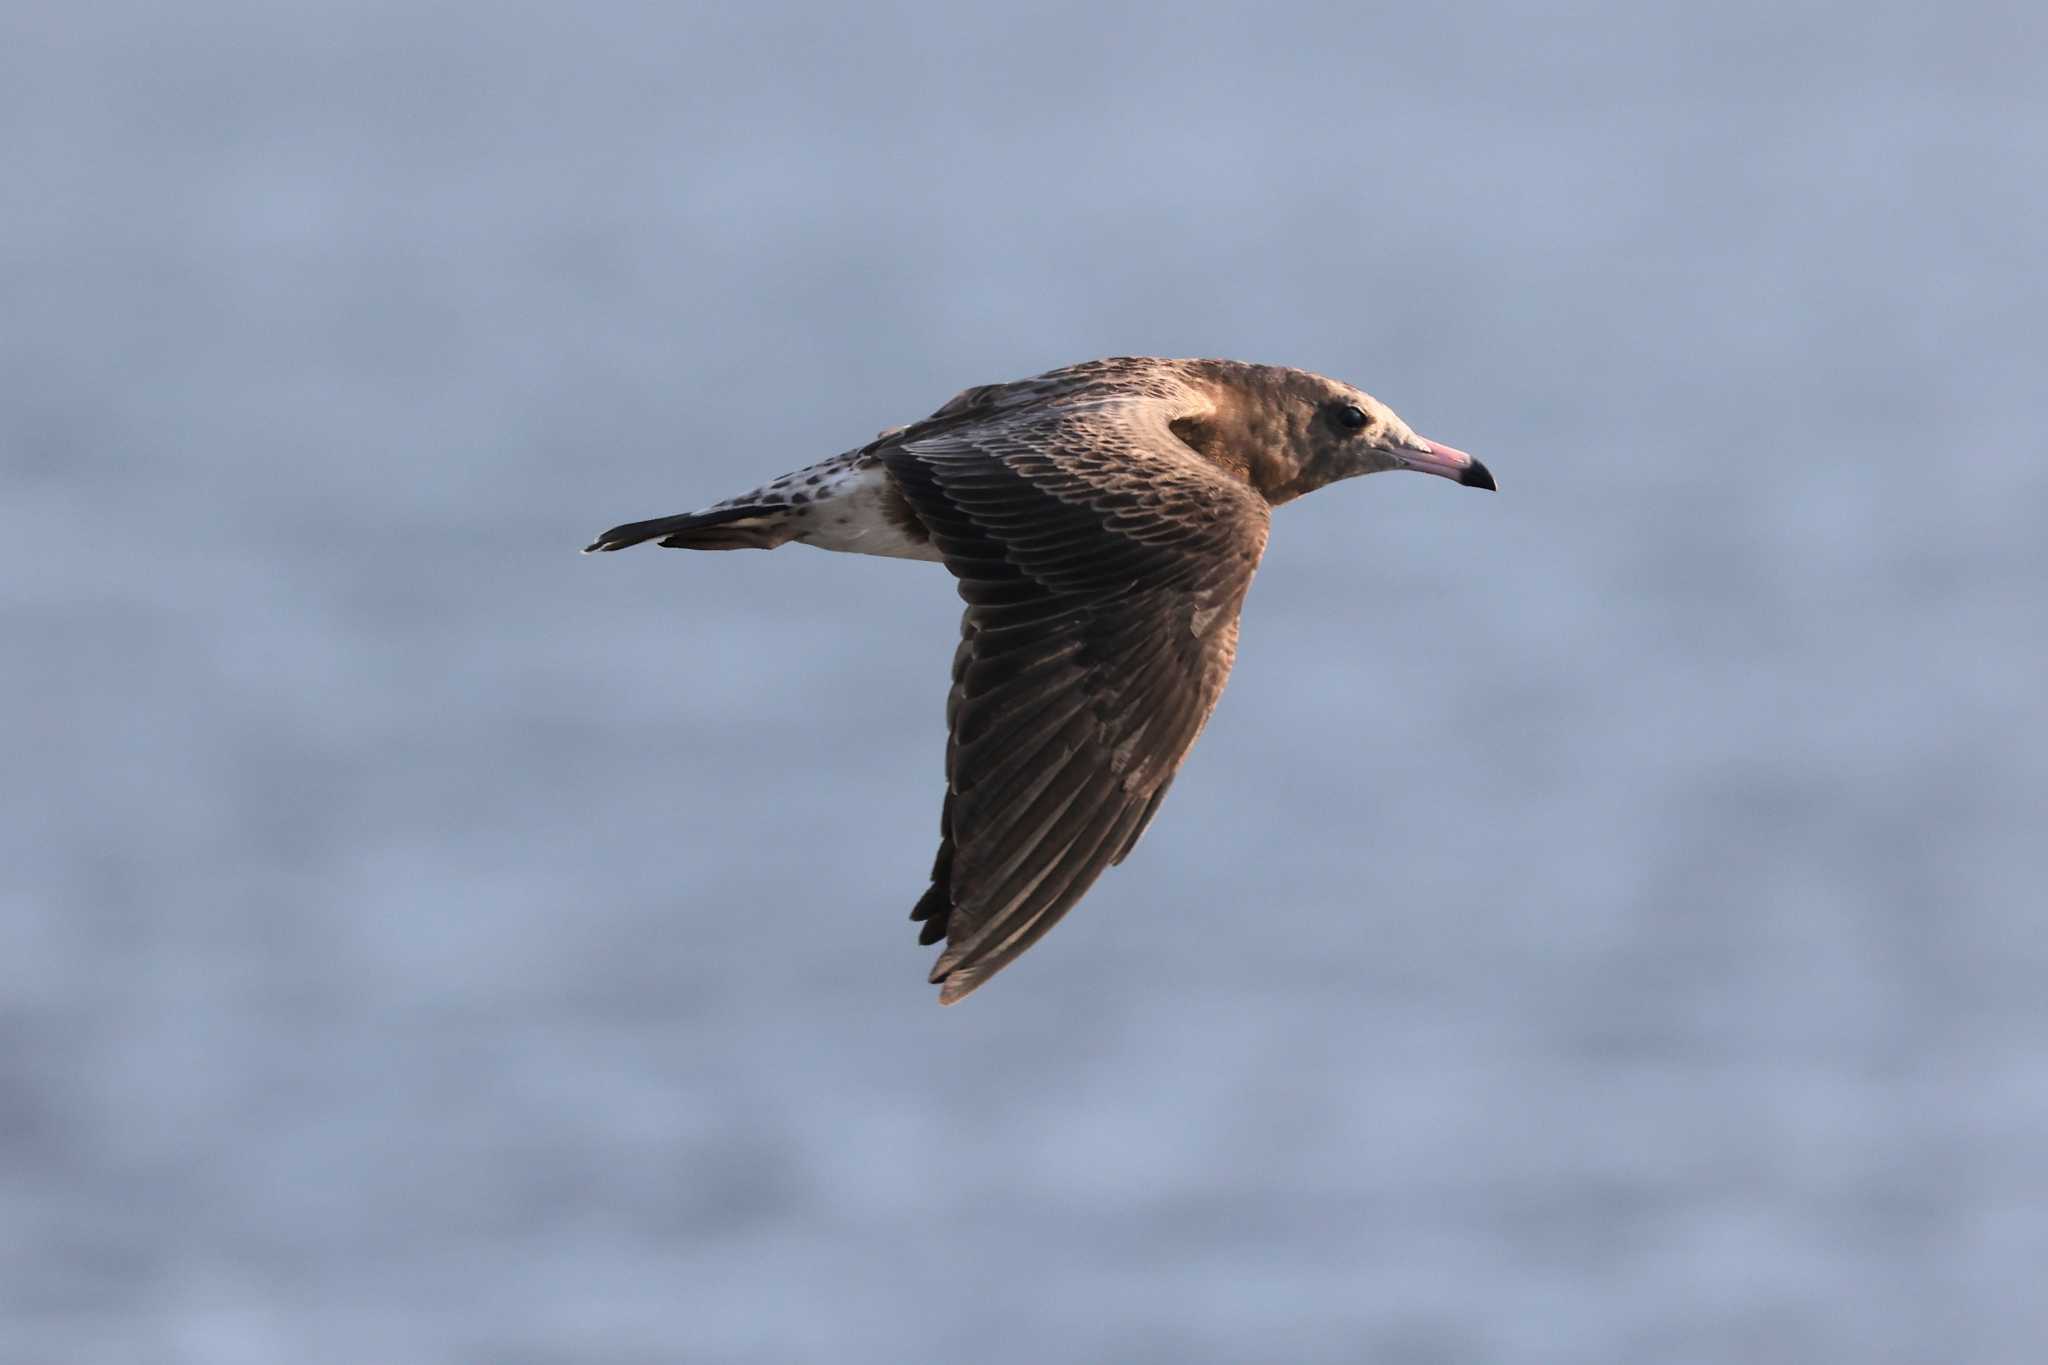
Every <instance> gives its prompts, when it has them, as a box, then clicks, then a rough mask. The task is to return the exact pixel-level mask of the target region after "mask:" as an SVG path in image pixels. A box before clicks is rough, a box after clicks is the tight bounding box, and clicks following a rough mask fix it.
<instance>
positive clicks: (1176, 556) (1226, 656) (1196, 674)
mask: <svg viewBox="0 0 2048 1365" xmlns="http://www.w3.org/2000/svg"><path fill="white" fill-rule="evenodd" d="M1172 416H1173V412H1172V410H1171V408H1170V406H1169V405H1168V404H1167V403H1165V402H1163V401H1160V400H1159V399H1156V398H1146V399H1125V400H1122V401H1099V400H1098V401H1092V402H1082V403H1075V404H1068V405H1064V406H1062V405H1056V404H1045V405H1040V406H1038V407H1036V408H1034V409H1032V410H1029V411H1026V412H1023V413H1015V414H1009V415H1005V416H1002V417H1000V418H998V419H997V420H995V421H993V422H984V423H977V424H972V425H967V426H963V427H954V428H952V429H949V430H945V431H943V432H938V433H935V434H933V435H931V436H928V437H925V438H923V439H917V438H916V437H915V434H914V431H913V433H909V434H911V435H912V439H910V440H909V441H907V442H906V443H902V444H892V445H885V446H883V447H882V448H880V449H878V451H877V453H878V454H879V455H880V456H881V458H882V459H883V460H884V461H885V463H886V464H887V467H888V469H889V471H890V473H891V474H892V475H894V476H895V479H896V481H897V483H898V485H899V486H900V487H901V489H902V491H903V494H904V496H905V497H906V498H907V499H908V500H909V503H910V505H911V508H912V509H913V510H914V511H915V512H916V514H917V516H918V518H919V519H920V520H921V521H922V522H923V523H924V524H925V526H926V527H927V528H928V529H929V530H930V532H931V535H932V540H933V543H934V544H935V545H936V546H937V547H938V549H939V551H940V552H941V553H942V554H943V556H944V558H945V563H946V567H947V568H949V569H951V570H952V572H953V574H954V575H955V576H956V577H957V578H958V579H959V580H960V581H959V589H960V596H961V597H962V598H963V599H964V600H965V601H966V603H967V611H966V614H965V617H964V619H963V620H962V623H961V639H960V646H959V649H958V651H957V652H956V653H955V655H954V659H953V689H952V693H951V695H950V696H949V697H948V699H947V703H946V719H947V726H948V729H949V732H950V735H949V739H948V741H947V745H946V801H945V807H944V810H943V812H942V814H941V817H940V832H941V842H940V845H939V854H938V858H937V860H936V862H935V863H934V865H933V870H932V886H931V889H930V890H929V891H928V892H926V894H925V896H924V898H923V899H922V900H921V901H920V902H919V903H918V906H917V908H916V909H915V910H913V911H912V912H911V917H912V918H913V919H916V920H921V921H923V922H924V931H923V934H922V936H921V938H920V942H924V943H933V942H936V941H937V940H938V939H939V938H941V937H944V938H945V939H946V941H947V947H946V950H945V951H944V953H943V954H941V955H940V957H939V960H938V962H937V964H936V965H935V966H934V967H933V969H932V976H931V979H932V981H933V982H934V983H941V984H942V985H943V989H942V991H941V993H940V997H939V998H940V1001H941V1002H942V1003H946V1004H950V1003H952V1002H953V1001H955V1000H958V999H960V998H961V997H962V996H965V995H966V994H967V993H968V992H970V991H972V990H973V989H974V988H975V987H976V986H978V985H980V984H981V983H982V982H983V981H985V980H987V979H988V978H989V977H990V976H991V975H993V974H994V973H995V972H997V971H998V970H1000V969H1001V968H1002V967H1003V966H1004V965H1005V964H1007V963H1008V962H1010V961H1011V960H1012V959H1013V958H1015V957H1016V956H1017V955H1018V954H1019V953H1022V952H1023V951H1024V950H1025V949H1026V948H1028V947H1030V946H1031V945H1032V944H1033V943H1035V942H1036V941H1037V940H1038V938H1039V936H1040V935H1042V934H1044V933H1045V931H1046V930H1048V929H1050V928H1051V927H1052V926H1053V924H1054V923H1055V922H1057V921H1058V919H1059V917H1060V916H1061V915H1063V914H1065V913H1066V911H1067V910H1068V909H1069V908H1070V907H1071V906H1072V905H1073V904H1074V903H1075V902H1076V901H1078V900H1079V899H1080V898H1081V896H1082V894H1083V893H1084V892H1086V891H1087V889H1088V888H1089V886H1090V885H1092V884H1093V883H1094V881H1095V879H1096V878H1097V877H1098V876H1100V875H1101V873H1102V871H1103V869H1104V868H1106V867H1108V866H1110V865H1112V864H1114V863H1117V862H1120V861H1122V859H1123V857H1124V856H1125V855H1126V854H1128V853H1129V852H1130V851H1131V848H1132V846H1133V845H1134V844H1136V842H1137V840H1138V836H1139V835H1140V834H1142V833H1143V832H1144V828H1145V826H1146V824H1147V823H1148V822H1149V821H1150V820H1151V818H1152V815H1153V813H1154V812H1155V811H1156V810H1157V809H1158V806H1159V802H1160V800H1161V798H1162V797H1164V795H1165V794H1166V788H1167V786H1168V784H1169V783H1170V782H1171V781H1172V780H1173V775H1174V773H1175V772H1176V771H1177V770H1178V769H1179V767H1180V764H1181V760H1182V759H1183V758H1185V757H1186V755H1187V752H1188V749H1189V747H1190V746H1191V745H1192V744H1193V743H1194V742H1195V737H1196V736H1197V735H1198V734H1200V733H1201V730H1202V726H1203V724H1204V723H1205V722H1206V721H1207V720H1208V717H1209V713H1210V711H1211V710H1212V709H1213V708H1214V707H1215V705H1216V699H1217V698H1218V697H1219V696H1220V695H1221V694H1222V691H1223V684H1224V682H1225V680H1226V679H1227V678H1228V677H1229V674H1230V665H1231V662H1232V660H1233V658H1234V657H1235V655H1236V651H1237V618H1238V610H1239V608H1240V607H1241V606H1242V605H1243V602H1244V595H1245V591H1246V589H1247V588H1249V587H1250V586H1251V580H1252V573H1253V571H1254V570H1255V569H1256V568H1257V566H1258V561H1259V556H1260V554H1261V552H1263V550H1264V549H1265V544H1266V527H1267V508H1266V504H1265V501H1264V500H1263V499H1262V498H1260V497H1259V496H1258V495H1257V494H1255V493H1254V492H1252V491H1251V490H1250V489H1249V488H1248V487H1247V486H1246V485H1245V484H1243V483H1242V482H1240V481H1238V480H1236V479H1234V478H1232V477H1230V476H1229V475H1228V474H1227V473H1226V472H1224V471H1223V470H1220V469H1218V468H1217V467H1215V466H1214V465H1212V464H1210V463H1208V462H1207V461H1206V460H1204V459H1202V458H1201V457H1200V456H1199V455H1197V454H1196V453H1195V452H1194V451H1193V450H1191V449H1190V448H1189V447H1188V446H1186V445H1185V444H1183V443H1182V442H1181V441H1180V440H1179V438H1178V437H1176V436H1175V435H1174V434H1173V431H1172V429H1171V427H1170V426H1169V425H1168V422H1169V419H1170V418H1171V417H1172Z"/></svg>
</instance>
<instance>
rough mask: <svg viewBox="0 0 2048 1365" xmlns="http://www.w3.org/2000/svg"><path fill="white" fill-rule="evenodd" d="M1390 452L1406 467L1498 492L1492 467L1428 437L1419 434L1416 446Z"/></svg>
mask: <svg viewBox="0 0 2048 1365" xmlns="http://www.w3.org/2000/svg"><path fill="white" fill-rule="evenodd" d="M1391 453H1392V454H1393V457H1394V459H1395V460H1396V461H1397V462H1399V464H1400V466H1401V468H1403V469H1419V470H1421V471H1422V472H1423V473H1425V474H1438V475H1441V476H1443V477H1444V478H1446V479H1455V480H1457V481H1458V482H1459V483H1461V484H1463V485H1465V487H1467V488H1484V489H1485V490H1486V491H1487V492H1489V493H1491V492H1494V491H1496V485H1495V484H1494V482H1493V471H1492V470H1490V469H1488V468H1487V467H1486V466H1485V465H1483V464H1481V463H1479V461H1477V460H1475V459H1473V458H1472V457H1471V456H1470V455H1467V454H1466V453H1465V452H1464V451H1462V450H1454V449H1453V448H1451V447H1450V446H1445V445H1438V444H1437V443H1436V442H1435V441H1432V440H1430V439H1429V438H1428V437H1426V436H1417V437H1416V438H1415V443H1414V444H1413V445H1401V446H1397V447H1395V448H1394V450H1393V451H1392V452H1391Z"/></svg>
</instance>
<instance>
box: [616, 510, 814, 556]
mask: <svg viewBox="0 0 2048 1365" xmlns="http://www.w3.org/2000/svg"><path fill="white" fill-rule="evenodd" d="M788 514H789V509H788V508H787V507H785V506H782V505H780V504H777V503H755V504H751V505H748V506H744V507H714V508H712V509H711V510H710V511H708V512H685V513H683V514H682V515H681V516H676V517H656V518H655V519H654V520H652V521H629V522H627V523H626V524H625V525H624V526H614V527H612V529H611V530H609V531H606V532H605V533H604V534H603V535H601V536H599V537H598V538H597V539H596V540H593V541H591V542H590V544H588V545H586V546H584V547H583V553H585V554H590V553H591V552H593V551H596V550H623V549H625V548H626V547H628V546H630V545H638V544H640V543H641V542H643V541H648V540H654V539H656V538H657V537H658V538H660V540H661V543H662V545H664V546H665V547H667V548H668V549H671V550H749V549H761V550H767V549H773V548H774V547H775V546H777V545H780V544H782V543H783V542H784V541H786V540H788V539H789V538H790V536H791V535H793V534H794V533H795V532H794V530H793V528H791V527H790V526H789V525H788Z"/></svg>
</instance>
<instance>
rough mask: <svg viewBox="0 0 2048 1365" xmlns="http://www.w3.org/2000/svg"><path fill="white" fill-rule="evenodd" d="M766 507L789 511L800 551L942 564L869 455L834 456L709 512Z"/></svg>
mask: <svg viewBox="0 0 2048 1365" xmlns="http://www.w3.org/2000/svg"><path fill="white" fill-rule="evenodd" d="M763 503H768V504H776V503H779V504H781V505H783V506H785V507H787V508H788V509H789V512H788V516H789V518H790V521H791V522H792V523H793V524H794V526H795V535H794V536H792V537H791V539H793V540H795V541H796V542H797V543H798V544H800V545H815V546H816V547H817V548H819V549H821V550H839V551H841V552H843V553H846V554H856V555H884V556H887V557H889V558H891V559H927V560H932V561H937V560H938V559H939V552H938V551H937V550H935V549H933V548H932V544H931V538H930V537H929V536H926V535H924V534H923V533H922V528H921V527H919V526H918V524H917V521H916V518H915V517H914V516H913V515H912V514H911V512H910V507H909V504H908V503H906V502H904V500H903V495H902V493H900V492H899V491H897V489H896V486H895V484H894V482H893V481H892V480H891V478H890V477H889V473H888V471H887V470H885V469H884V468H883V467H882V464H881V462H880V461H879V460H877V459H875V458H874V457H873V456H871V455H865V454H863V453H861V452H858V451H856V452H852V453H849V454H845V455H835V456H833V457H832V458H831V459H829V460H824V461H821V462H820V463H818V464H814V465H810V466H808V467H806V468H803V469H799V470H796V471H795V472H794V473H790V474H784V475H783V476H782V477H781V478H779V479H775V480H773V481H772V482H770V483H766V484H763V485H762V486H761V487H759V488H756V489H754V490H753V491H752V492H748V493H742V494H741V495H740V496H738V497H736V498H727V499H726V500H725V501H724V502H721V503H716V504H713V506H712V507H710V508H707V509H705V510H707V511H715V510H717V509H718V508H720V507H746V506H757V505H760V504H763Z"/></svg>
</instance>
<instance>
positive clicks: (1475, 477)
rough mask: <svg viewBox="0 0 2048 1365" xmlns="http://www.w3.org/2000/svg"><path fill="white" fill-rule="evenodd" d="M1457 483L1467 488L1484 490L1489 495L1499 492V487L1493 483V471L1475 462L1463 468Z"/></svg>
mask: <svg viewBox="0 0 2048 1365" xmlns="http://www.w3.org/2000/svg"><path fill="white" fill-rule="evenodd" d="M1458 482H1459V483H1461V484H1463V485H1465V487H1467V488H1484V489H1485V490H1486V491H1487V492H1489V493H1498V492H1499V491H1500V485H1498V484H1496V483H1495V482H1494V481H1493V471H1492V470H1491V469H1488V468H1487V467H1486V466H1485V465H1483V464H1481V463H1479V461H1477V460H1474V461H1473V462H1472V463H1471V464H1468V465H1466V466H1465V472H1464V473H1462V474H1460V475H1458Z"/></svg>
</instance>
